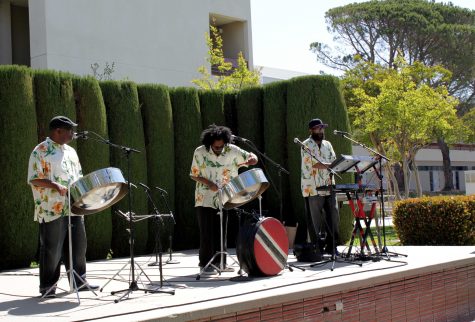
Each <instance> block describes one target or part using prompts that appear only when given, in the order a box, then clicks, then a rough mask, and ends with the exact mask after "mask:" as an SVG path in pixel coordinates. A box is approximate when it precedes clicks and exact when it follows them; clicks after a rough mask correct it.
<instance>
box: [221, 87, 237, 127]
mask: <svg viewBox="0 0 475 322" xmlns="http://www.w3.org/2000/svg"><path fill="white" fill-rule="evenodd" d="M223 104H224V107H223V110H224V121H225V123H226V126H227V127H229V128H230V129H231V130H232V131H233V133H237V115H236V114H237V112H236V104H237V93H236V92H232V93H225V94H224V103H223Z"/></svg>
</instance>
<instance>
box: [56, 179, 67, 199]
mask: <svg viewBox="0 0 475 322" xmlns="http://www.w3.org/2000/svg"><path fill="white" fill-rule="evenodd" d="M53 185H54V187H55V189H56V190H57V191H58V192H59V194H60V195H61V196H64V195H66V193H67V192H68V188H67V187H65V186H63V185H62V184H59V183H57V182H53Z"/></svg>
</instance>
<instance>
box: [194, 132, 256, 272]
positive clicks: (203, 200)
mask: <svg viewBox="0 0 475 322" xmlns="http://www.w3.org/2000/svg"><path fill="white" fill-rule="evenodd" d="M231 142H232V133H231V130H230V129H229V128H227V127H225V126H217V125H214V124H213V125H210V126H209V127H208V128H207V129H206V130H204V131H203V132H202V134H201V143H202V144H203V145H201V146H200V147H198V148H197V149H196V150H195V153H194V155H193V161H192V164H191V171H190V177H191V178H192V179H193V180H195V181H196V189H195V209H196V214H197V217H198V225H199V229H200V250H199V266H200V267H201V268H203V267H204V266H206V264H207V263H208V262H209V261H210V260H211V258H212V257H213V255H214V254H215V253H216V252H217V251H220V248H221V247H220V246H221V245H220V227H219V224H220V219H219V216H218V215H217V214H218V209H219V202H220V201H219V196H218V190H219V189H220V188H221V187H222V186H224V185H225V184H227V183H228V182H229V181H230V180H231V179H232V178H234V177H236V176H238V169H239V168H240V167H243V166H249V165H254V164H256V163H257V157H256V155H255V154H253V153H250V152H247V151H244V150H243V149H241V148H239V147H238V146H236V145H234V144H231ZM226 221H227V216H226V214H223V227H226ZM224 231H226V230H224ZM219 263H220V256H216V258H215V259H214V260H213V265H215V266H219ZM207 272H214V269H212V268H211V267H210V268H209V269H208V270H207Z"/></svg>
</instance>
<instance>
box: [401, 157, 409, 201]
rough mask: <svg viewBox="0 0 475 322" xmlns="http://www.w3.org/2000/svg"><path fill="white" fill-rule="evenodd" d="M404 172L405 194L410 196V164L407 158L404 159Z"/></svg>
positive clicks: (407, 196)
mask: <svg viewBox="0 0 475 322" xmlns="http://www.w3.org/2000/svg"><path fill="white" fill-rule="evenodd" d="M402 173H403V174H404V194H405V197H406V198H409V166H408V164H407V160H403V161H402Z"/></svg>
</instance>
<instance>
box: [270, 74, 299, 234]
mask: <svg viewBox="0 0 475 322" xmlns="http://www.w3.org/2000/svg"><path fill="white" fill-rule="evenodd" d="M262 105H263V106H262V109H263V120H262V127H263V133H264V146H265V150H264V151H265V153H266V155H267V156H268V157H269V158H271V159H272V160H273V161H274V162H276V163H277V164H280V165H281V166H282V167H283V168H284V169H286V170H287V145H286V144H285V142H286V139H287V129H286V127H285V122H286V117H287V82H275V83H270V84H267V85H265V86H264V87H263V99H262ZM266 168H267V170H268V171H267V176H268V178H267V179H268V180H269V181H270V182H272V183H273V185H272V187H270V188H269V189H268V190H267V192H266V198H267V201H268V202H267V204H268V208H269V215H270V216H272V217H276V218H279V219H280V220H281V221H284V222H285V224H286V225H287V226H295V224H296V220H295V219H294V214H293V210H292V206H291V203H290V198H286V196H289V175H288V174H286V173H285V172H280V173H279V171H278V169H277V168H276V167H275V166H272V165H271V164H268V165H267V167H266ZM279 189H281V190H282V191H281V192H280V191H279ZM281 201H282V206H283V211H282V214H281V210H280V205H281Z"/></svg>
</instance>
